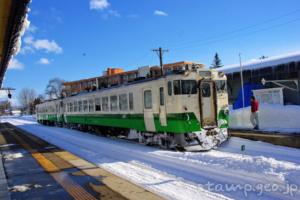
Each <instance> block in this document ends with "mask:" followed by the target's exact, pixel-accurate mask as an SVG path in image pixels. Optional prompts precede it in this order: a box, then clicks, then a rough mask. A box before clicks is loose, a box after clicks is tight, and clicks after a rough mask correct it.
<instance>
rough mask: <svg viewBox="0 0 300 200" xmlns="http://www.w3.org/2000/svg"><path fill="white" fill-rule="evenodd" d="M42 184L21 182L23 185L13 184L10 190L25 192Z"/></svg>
mask: <svg viewBox="0 0 300 200" xmlns="http://www.w3.org/2000/svg"><path fill="white" fill-rule="evenodd" d="M41 187H42V186H41V185H39V184H34V185H33V184H23V185H15V186H13V187H12V188H10V191H12V192H26V191H28V190H31V189H33V188H41Z"/></svg>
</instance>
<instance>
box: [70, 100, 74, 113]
mask: <svg viewBox="0 0 300 200" xmlns="http://www.w3.org/2000/svg"><path fill="white" fill-rule="evenodd" d="M70 112H73V103H72V102H71V103H70Z"/></svg>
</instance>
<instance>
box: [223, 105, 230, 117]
mask: <svg viewBox="0 0 300 200" xmlns="http://www.w3.org/2000/svg"><path fill="white" fill-rule="evenodd" d="M222 110H223V112H224V114H225V115H229V107H228V106H224V107H223V108H222Z"/></svg>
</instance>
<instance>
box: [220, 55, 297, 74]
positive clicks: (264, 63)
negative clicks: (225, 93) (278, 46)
mask: <svg viewBox="0 0 300 200" xmlns="http://www.w3.org/2000/svg"><path fill="white" fill-rule="evenodd" d="M297 61H300V51H298V52H293V53H289V54H283V55H278V56H272V57H267V58H264V59H255V60H250V61H247V62H242V67H243V70H251V69H260V68H264V67H274V66H277V65H280V64H285V63H290V62H297ZM217 70H218V71H222V72H224V73H233V72H239V71H240V64H233V65H227V66H224V67H220V68H218V69H217Z"/></svg>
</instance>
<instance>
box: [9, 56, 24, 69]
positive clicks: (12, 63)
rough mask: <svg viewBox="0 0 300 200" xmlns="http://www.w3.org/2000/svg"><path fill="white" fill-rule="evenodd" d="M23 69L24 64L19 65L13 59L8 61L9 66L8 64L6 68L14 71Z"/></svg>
mask: <svg viewBox="0 0 300 200" xmlns="http://www.w3.org/2000/svg"><path fill="white" fill-rule="evenodd" d="M23 68H24V64H23V63H21V62H20V61H18V60H17V59H15V58H12V59H11V60H10V61H9V64H8V68H7V69H9V70H10V69H16V70H21V69H23Z"/></svg>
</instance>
